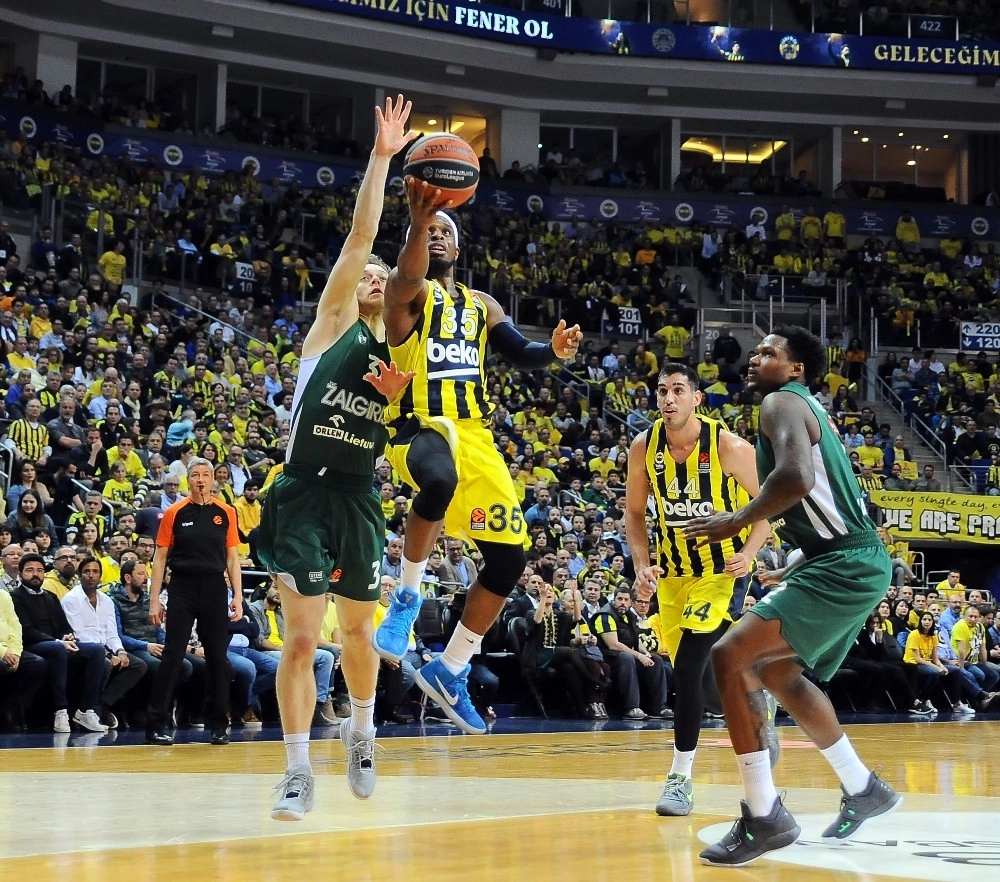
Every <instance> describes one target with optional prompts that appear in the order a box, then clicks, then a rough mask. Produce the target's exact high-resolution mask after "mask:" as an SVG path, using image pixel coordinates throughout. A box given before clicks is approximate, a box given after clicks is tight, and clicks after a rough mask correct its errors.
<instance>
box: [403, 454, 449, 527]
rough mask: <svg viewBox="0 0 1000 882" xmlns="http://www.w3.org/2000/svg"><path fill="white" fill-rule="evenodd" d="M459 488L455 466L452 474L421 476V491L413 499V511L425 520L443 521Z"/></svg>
mask: <svg viewBox="0 0 1000 882" xmlns="http://www.w3.org/2000/svg"><path fill="white" fill-rule="evenodd" d="M414 479H416V476H415V475H414ZM457 486H458V475H457V474H456V473H455V467H454V465H452V467H451V471H450V473H448V472H446V473H444V474H441V473H437V474H432V475H427V476H421V478H420V490H419V491H418V492H417V495H416V496H414V497H413V504H412V509H413V511H415V512H416V513H417V514H418V515H420V517H422V518H423V519H424V520H427V521H443V520H444V516H445V513H446V512H447V511H448V506H449V505H451V500H452V498H453V497H454V495H455V488H456V487H457Z"/></svg>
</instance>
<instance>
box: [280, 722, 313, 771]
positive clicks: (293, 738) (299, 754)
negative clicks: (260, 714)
mask: <svg viewBox="0 0 1000 882" xmlns="http://www.w3.org/2000/svg"><path fill="white" fill-rule="evenodd" d="M285 762H286V763H287V767H288V769H291V768H292V766H309V772H310V774H311V773H312V764H311V763H310V762H309V733H308V732H302V733H301V734H299V735H286V736H285Z"/></svg>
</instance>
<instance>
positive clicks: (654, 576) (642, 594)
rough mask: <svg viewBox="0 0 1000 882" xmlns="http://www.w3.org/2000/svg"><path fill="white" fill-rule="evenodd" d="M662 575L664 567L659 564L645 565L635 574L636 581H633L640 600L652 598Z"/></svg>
mask: <svg viewBox="0 0 1000 882" xmlns="http://www.w3.org/2000/svg"><path fill="white" fill-rule="evenodd" d="M662 575H663V569H662V568H661V567H657V566H648V567H643V568H642V569H641V570H639V571H638V572H637V573H636V574H635V582H633V583H632V588H633V590H634V591H635V596H636V597H637V598H638V599H639V600H651V599H652V597H653V595H654V594H655V593H656V586H657V583H658V582H659V581H660V576H662Z"/></svg>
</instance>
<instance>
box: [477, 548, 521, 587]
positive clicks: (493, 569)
mask: <svg viewBox="0 0 1000 882" xmlns="http://www.w3.org/2000/svg"><path fill="white" fill-rule="evenodd" d="M476 547H477V548H478V549H479V553H480V554H481V555H482V556H483V569H482V570H481V571H480V573H479V578H478V580H477V581H478V582H479V584H480V585H482V586H483V587H484V588H485V589H486V590H487V591H489V592H490V594H496V595H498V596H499V597H507V596H508V595H509V594H510V592H511V591H513V590H514V585H516V584H517V580H518V579H519V578H520V577H521V574H522V573H523V572H524V568H525V566H526V565H527V563H528V560H527V558H526V557H525V556H524V549H523V548H522V547H521V546H520V545H505V544H503V543H501V542H477V543H476Z"/></svg>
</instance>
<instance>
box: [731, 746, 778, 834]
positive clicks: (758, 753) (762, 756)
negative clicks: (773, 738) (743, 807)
mask: <svg viewBox="0 0 1000 882" xmlns="http://www.w3.org/2000/svg"><path fill="white" fill-rule="evenodd" d="M736 763H737V765H739V767H740V777H741V778H742V779H743V792H744V793H745V794H746V799H747V805H748V806H750V813H751V814H752V815H753V816H754V817H755V818H763V817H766V816H767V815H769V814H771V809H773V808H774V801H775V800H776V799H777V798H778V791H777V790H775V789H774V779H773V778H772V777H771V755H770V754H769V753H768V752H767V751H766V750H755V751H754V752H753V753H741V754H740V755H739V756H737V757H736Z"/></svg>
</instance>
